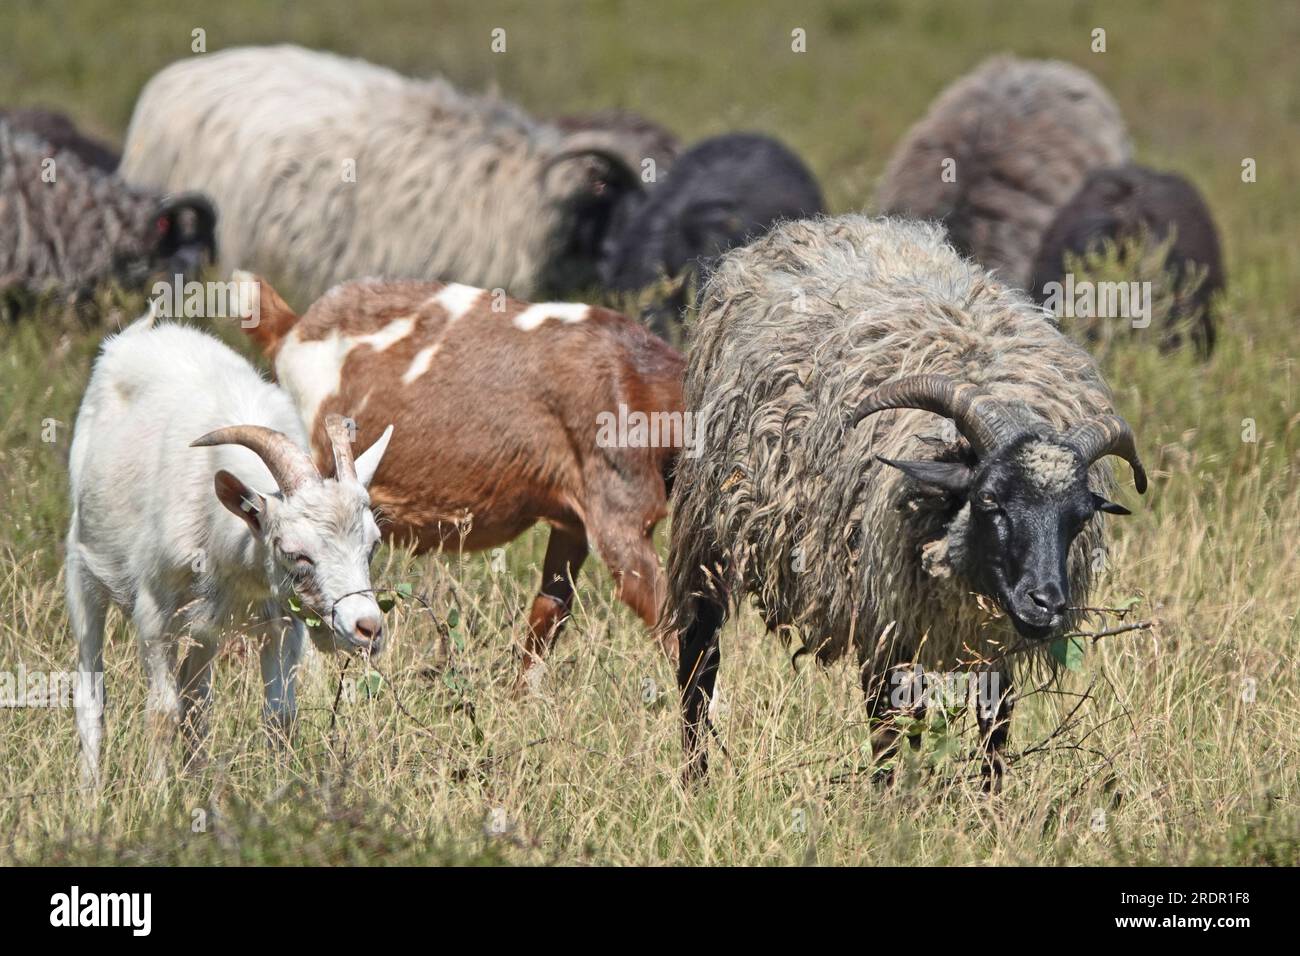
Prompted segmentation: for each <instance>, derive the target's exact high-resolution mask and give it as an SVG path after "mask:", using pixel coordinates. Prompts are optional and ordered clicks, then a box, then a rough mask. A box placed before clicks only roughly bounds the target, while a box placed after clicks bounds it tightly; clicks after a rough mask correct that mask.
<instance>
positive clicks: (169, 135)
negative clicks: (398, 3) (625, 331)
mask: <svg viewBox="0 0 1300 956" xmlns="http://www.w3.org/2000/svg"><path fill="white" fill-rule="evenodd" d="M121 170H122V175H123V176H124V177H125V178H126V179H127V181H128V182H132V183H135V184H137V185H141V186H147V187H150V188H154V189H198V190H203V191H204V192H206V193H207V194H208V195H210V196H211V197H212V199H213V201H214V202H215V203H216V204H217V207H218V208H219V209H221V212H222V224H221V229H220V233H219V237H218V238H219V240H220V247H221V257H222V265H223V268H225V267H241V268H251V269H255V270H257V271H258V272H260V273H262V274H263V275H265V276H267V277H268V278H270V279H274V280H275V281H278V282H283V283H285V284H286V285H287V286H288V287H289V288H292V289H293V290H294V291H295V292H296V293H297V295H299V296H302V297H303V298H304V299H315V298H317V297H319V296H320V295H321V294H323V293H324V292H325V291H326V290H327V289H328V288H330V287H331V286H333V285H334V284H335V283H337V282H340V281H342V280H345V279H349V278H354V277H358V276H366V275H383V276H388V277H392V278H421V279H442V280H454V281H457V282H462V283H466V284H469V285H474V286H481V287H485V288H503V289H505V290H508V291H509V292H510V293H511V294H512V295H516V296H520V297H533V296H536V295H538V294H544V293H547V292H558V291H562V290H566V289H577V288H585V287H588V286H590V285H591V284H592V283H593V281H594V279H595V262H596V255H597V252H598V250H599V245H600V241H601V239H602V238H603V235H604V231H605V228H606V226H607V224H608V220H609V216H610V214H611V211H612V209H613V207H614V206H615V205H616V204H617V202H618V200H619V198H620V197H621V196H622V195H624V194H625V193H627V192H629V191H635V190H637V189H639V188H640V180H639V178H638V177H637V176H636V174H635V173H634V171H633V170H632V169H630V168H629V167H628V166H627V165H626V163H625V162H624V161H622V159H621V157H619V156H617V155H616V154H614V153H613V152H611V151H610V150H609V149H608V148H607V146H605V145H601V144H600V143H597V142H595V140H594V139H593V136H592V134H590V133H585V132H583V133H574V134H569V135H566V134H565V133H564V132H562V131H561V130H560V129H559V128H558V127H556V126H554V125H551V124H547V123H542V122H538V121H537V120H534V119H533V118H531V117H530V116H528V115H527V114H526V113H524V112H523V111H522V110H521V109H519V108H518V107H516V106H514V105H513V104H511V103H509V102H505V101H502V100H500V99H497V98H494V97H490V96H471V95H468V94H465V93H461V92H459V91H458V90H456V89H454V88H453V87H452V86H451V84H449V83H447V82H446V81H444V80H442V79H431V80H417V79H410V78H407V77H404V76H401V75H399V74H397V73H395V72H393V71H392V70H388V69H385V68H383V67H380V66H375V65H373V64H371V63H367V62H365V61H362V60H355V59H347V58H344V57H341V56H336V55H334V54H330V53H319V52H313V51H310V50H304V49H302V48H299V47H295V46H271V47H245V48H238V49H232V50H226V51H223V52H220V53H212V54H207V55H205V56H199V57H194V58H192V59H189V60H184V61H181V62H178V63H174V64H172V65H171V66H169V67H167V68H166V69H164V70H162V71H161V72H160V73H158V74H157V75H155V76H154V77H153V78H152V79H151V80H150V81H149V82H148V83H147V84H146V85H145V88H144V90H143V91H142V92H141V94H140V98H139V100H138V101H137V103H136V107H135V112H134V114H133V116H132V117H131V124H130V128H129V130H128V131H127V138H126V146H125V149H124V152H123V158H122V167H121Z"/></svg>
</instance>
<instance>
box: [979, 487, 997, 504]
mask: <svg viewBox="0 0 1300 956" xmlns="http://www.w3.org/2000/svg"><path fill="white" fill-rule="evenodd" d="M979 503H980V505H981V506H982V507H984V508H996V507H997V506H998V499H997V496H996V495H994V494H993V492H991V491H981V492H980V495H979Z"/></svg>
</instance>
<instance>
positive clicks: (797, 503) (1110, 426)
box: [665, 215, 1146, 784]
mask: <svg viewBox="0 0 1300 956" xmlns="http://www.w3.org/2000/svg"><path fill="white" fill-rule="evenodd" d="M685 402H686V408H687V409H688V411H690V412H692V413H693V414H694V415H695V416H696V418H695V421H696V427H697V430H698V431H699V434H697V442H698V447H699V448H700V449H701V452H700V454H699V455H698V456H691V455H683V456H682V457H681V458H680V459H679V460H678V464H677V473H676V475H675V479H674V491H673V497H672V505H671V508H672V536H671V545H670V556H669V568H668V573H669V578H670V582H669V599H668V603H667V609H666V622H665V626H666V627H667V628H668V629H670V630H673V631H675V632H676V635H677V637H678V639H679V641H680V642H681V657H680V671H679V674H678V678H679V683H680V686H681V691H682V704H683V717H684V724H683V736H684V743H685V746H686V750H687V754H688V758H689V759H690V764H689V767H690V770H688V774H690V775H698V774H701V773H703V772H704V770H705V760H704V753H703V749H702V746H701V745H702V739H701V734H702V733H703V726H704V723H705V716H704V713H705V708H706V706H707V702H708V700H709V698H710V696H711V695H712V693H713V689H714V679H715V675H716V672H717V665H718V629H719V628H720V626H721V623H722V621H723V620H724V618H725V617H726V615H727V613H728V611H729V609H732V608H735V607H738V606H739V605H740V603H741V601H742V599H743V598H744V597H745V596H746V595H747V594H748V595H751V596H752V597H754V599H755V601H756V603H757V605H758V608H759V611H760V613H761V614H762V616H763V619H764V620H765V622H766V623H767V626H768V627H769V628H770V629H773V630H776V631H778V633H782V634H784V635H792V634H797V635H798V636H799V638H800V640H801V642H802V644H803V645H804V647H805V649H807V650H811V651H813V652H815V653H816V655H817V657H818V658H819V659H820V660H821V661H822V662H830V661H833V660H835V659H837V658H840V657H842V656H844V655H845V654H848V653H850V652H851V653H853V654H854V655H855V656H856V659H857V662H858V664H859V666H860V667H861V669H862V686H863V691H864V693H865V694H866V697H867V704H868V710H869V713H870V715H871V716H885V715H886V714H887V713H889V711H890V710H891V702H892V698H891V693H890V692H891V682H892V681H893V680H894V679H895V674H896V673H897V672H896V671H895V668H898V667H900V666H905V665H909V666H910V665H920V666H922V667H923V668H924V669H925V670H928V671H951V670H953V669H955V668H960V669H971V668H974V669H975V670H979V671H984V672H986V673H993V674H997V675H999V681H998V685H997V686H999V687H1000V688H1001V690H1000V692H999V694H998V696H997V699H996V700H994V701H991V702H990V701H986V700H983V699H982V700H981V702H980V709H979V715H978V718H977V719H978V721H979V725H980V729H981V732H982V733H983V735H984V739H985V746H986V747H987V748H988V751H987V754H986V764H985V768H986V772H987V773H988V774H989V779H990V782H991V784H993V783H995V782H996V778H997V777H998V775H999V774H1000V772H1001V758H1000V756H999V752H1000V750H1001V748H1002V747H1003V746H1004V744H1005V741H1006V725H1007V721H1008V720H1009V718H1010V709H1011V705H1012V703H1013V699H1014V698H1013V697H1012V694H1011V686H1010V678H1011V675H1012V673H1013V672H1014V671H1016V670H1023V668H1017V667H1013V665H1014V664H1016V663H1017V662H1022V663H1023V664H1025V665H1035V664H1036V665H1043V664H1047V665H1048V666H1050V660H1044V658H1045V657H1046V655H1045V653H1044V652H1045V649H1046V648H1047V647H1048V641H1049V639H1050V638H1053V637H1055V636H1057V635H1059V634H1060V633H1062V631H1063V629H1065V628H1067V627H1070V626H1072V625H1073V624H1075V622H1076V621H1077V619H1078V616H1079V612H1080V611H1081V609H1082V607H1083V606H1084V605H1086V604H1087V603H1088V601H1087V597H1088V592H1089V589H1090V586H1091V584H1092V577H1093V572H1094V562H1095V561H1096V558H1097V555H1098V554H1100V553H1104V552H1103V551H1102V549H1103V537H1102V527H1101V521H1100V515H1099V512H1109V513H1117V514H1127V513H1128V512H1127V511H1126V510H1125V509H1123V508H1122V507H1120V506H1119V505H1116V504H1113V503H1111V502H1109V501H1107V500H1106V498H1105V497H1103V496H1104V495H1106V494H1108V492H1109V489H1110V486H1111V472H1110V468H1109V466H1108V464H1107V463H1106V462H1105V460H1104V459H1105V456H1107V455H1120V456H1121V457H1123V458H1125V459H1126V460H1127V461H1128V462H1129V464H1130V465H1131V466H1132V468H1133V472H1134V477H1135V482H1136V486H1137V490H1138V491H1139V492H1143V491H1145V490H1146V475H1145V472H1144V471H1143V468H1142V464H1141V462H1140V461H1139V459H1138V455H1137V451H1136V447H1135V442H1134V438H1133V434H1132V432H1131V431H1130V429H1129V427H1128V425H1127V424H1125V423H1124V422H1123V420H1122V419H1120V418H1119V417H1117V416H1116V415H1115V414H1114V411H1113V408H1112V404H1111V397H1110V391H1109V389H1108V388H1107V386H1106V384H1105V382H1104V381H1103V380H1102V377H1101V374H1100V372H1099V371H1098V369H1097V366H1096V364H1095V363H1094V361H1093V359H1092V358H1091V357H1090V356H1089V355H1088V353H1087V352H1085V351H1084V350H1083V349H1082V348H1081V347H1080V346H1078V345H1076V344H1075V343H1073V342H1071V341H1070V340H1069V339H1068V338H1066V337H1065V336H1064V335H1062V334H1061V332H1060V331H1059V330H1057V329H1056V328H1055V327H1054V326H1053V325H1052V324H1051V323H1049V322H1045V321H1043V316H1042V313H1041V311H1040V309H1039V308H1038V307H1037V306H1035V305H1034V304H1033V303H1032V302H1031V301H1030V300H1029V299H1028V298H1027V297H1026V296H1025V294H1024V293H1023V292H1020V291H1019V290H1016V289H1012V288H1010V287H1008V286H1007V285H1005V284H1004V283H1002V282H1000V281H998V280H997V279H996V277H995V276H993V275H992V274H990V273H988V272H986V271H985V270H983V269H981V268H980V267H979V266H977V265H975V264H974V263H971V262H970V261H969V260H965V259H963V258H962V257H961V256H959V255H958V254H957V253H956V252H955V251H954V249H953V248H952V247H951V246H950V245H949V244H948V243H947V241H946V239H945V237H944V234H943V230H942V228H941V227H939V226H938V225H936V224H933V223H921V222H910V221H905V220H891V219H869V218H867V217H864V216H858V215H849V216H843V217H840V218H834V219H815V220H803V221H798V222H791V223H786V224H784V225H782V226H779V227H777V228H776V229H774V230H773V231H772V232H770V233H768V235H767V236H765V237H764V238H762V239H760V240H758V241H757V242H755V243H753V244H752V245H749V246H747V247H745V248H743V249H738V250H733V251H732V252H730V253H728V254H727V255H726V256H724V257H723V259H722V261H721V262H720V263H719V265H718V267H717V269H716V270H715V271H714V273H713V275H712V277H711V278H710V279H709V281H708V283H707V285H706V286H705V288H704V290H703V294H702V310H701V314H700V317H699V323H698V325H697V326H696V329H695V332H694V338H693V342H692V349H691V352H690V356H689V359H688V364H687V371H686V380H685ZM886 410H892V411H887V412H886V413H885V414H880V415H877V414H876V413H877V412H882V411H886ZM945 418H946V419H950V420H951V421H950V422H946V421H944V419H945ZM972 592H975V593H976V594H979V595H983V596H985V597H986V598H987V599H988V600H987V601H984V602H982V603H981V601H980V600H977V598H976V597H975V596H974V595H973V594H972ZM994 605H996V606H998V607H1000V608H1001V611H1002V614H1001V615H1000V616H999V615H998V614H997V613H996V612H995V611H994ZM873 743H880V744H881V745H882V746H881V750H882V752H887V751H888V750H889V749H890V748H892V747H893V746H896V743H897V736H896V735H891V734H888V733H885V734H883V736H882V737H881V738H880V739H878V740H877V741H873Z"/></svg>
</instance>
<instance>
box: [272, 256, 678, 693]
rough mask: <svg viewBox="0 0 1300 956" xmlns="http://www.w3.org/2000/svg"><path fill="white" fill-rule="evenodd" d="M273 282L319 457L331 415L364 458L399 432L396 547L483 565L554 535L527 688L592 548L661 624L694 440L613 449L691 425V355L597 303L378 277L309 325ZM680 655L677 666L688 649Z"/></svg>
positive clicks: (379, 484) (296, 390) (293, 387)
mask: <svg viewBox="0 0 1300 956" xmlns="http://www.w3.org/2000/svg"><path fill="white" fill-rule="evenodd" d="M258 281H259V295H258V296H257V299H258V302H259V305H258V310H257V312H256V313H255V314H256V315H257V321H256V322H255V323H252V324H251V327H250V328H248V329H247V331H248V333H249V335H250V336H251V337H252V338H253V339H254V340H256V341H257V343H258V344H259V345H260V346H261V348H262V350H263V351H264V352H265V353H266V355H267V357H268V358H269V359H270V360H271V362H272V363H273V365H274V368H275V374H276V377H277V379H278V380H279V382H280V384H281V385H282V386H284V388H285V389H286V390H287V391H288V392H289V394H290V395H291V396H292V397H293V399H294V401H295V402H296V403H297V406H298V410H299V412H300V413H301V415H302V417H303V420H304V423H305V425H306V427H307V430H308V432H309V434H310V435H311V442H312V448H313V449H314V453H315V455H316V457H317V458H318V459H320V460H321V461H322V462H323V463H324V462H325V460H326V459H327V457H328V454H329V448H330V445H329V442H328V439H327V437H326V434H325V427H324V422H325V417H326V415H328V414H330V413H332V412H337V413H339V414H342V415H344V416H346V417H348V418H350V419H352V420H353V421H355V423H356V429H357V433H356V440H357V441H358V442H360V443H361V444H362V446H364V445H365V444H366V443H367V442H369V441H373V440H375V439H376V438H377V437H378V436H379V435H380V434H381V432H382V430H383V429H384V428H385V427H386V426H387V425H388V424H389V423H390V422H391V423H394V424H395V425H396V429H395V436H396V437H395V438H394V440H393V443H392V445H391V446H390V447H389V449H388V452H387V454H386V455H385V457H384V461H383V464H382V466H381V467H380V469H379V471H378V472H377V473H376V475H375V476H374V480H373V482H372V483H371V485H370V499H371V502H372V503H373V505H374V506H375V507H376V508H377V509H378V510H379V511H380V512H381V513H382V515H383V517H384V518H385V519H386V520H385V522H384V523H383V525H384V529H385V533H386V534H387V535H388V536H389V537H390V539H391V540H394V541H396V542H398V543H403V544H405V543H414V544H415V545H416V547H417V549H418V550H419V551H428V550H433V549H440V548H444V547H450V548H463V549H466V550H471V551H477V550H482V549H485V548H492V547H496V546H498V545H503V544H506V543H507V542H509V541H511V540H513V539H514V538H516V537H518V536H519V534H520V533H522V532H523V531H525V530H526V529H527V528H529V527H531V526H532V525H533V524H535V523H536V522H538V521H545V522H547V523H548V524H550V526H551V533H550V539H549V541H548V543H547V548H546V558H545V561H544V566H543V570H542V584H541V589H540V591H539V593H538V595H537V597H536V599H535V600H534V601H533V606H532V611H531V614H530V615H529V621H528V635H527V638H526V643H525V646H524V648H523V651H524V654H523V666H522V668H521V670H520V674H519V682H518V684H517V686H516V690H517V691H523V690H525V689H526V688H527V678H528V674H529V669H530V668H531V667H532V666H533V665H534V664H536V663H537V662H538V661H539V660H540V659H541V658H542V657H543V655H544V654H545V653H546V651H547V649H548V647H549V646H550V645H551V644H552V643H553V642H554V640H555V638H556V636H557V634H558V632H559V630H560V628H561V627H562V625H563V623H564V620H565V619H566V618H567V616H568V614H569V610H570V607H571V605H572V601H573V594H574V578H575V576H576V575H577V573H578V570H579V569H580V568H581V566H582V563H583V561H584V560H585V559H586V557H587V552H588V550H589V549H594V550H595V551H596V553H597V554H599V555H600V557H601V559H602V560H603V561H604V562H605V564H606V566H607V567H608V568H609V570H610V572H611V573H612V574H613V577H614V580H615V581H616V583H617V588H618V590H617V594H618V597H619V598H620V599H621V600H622V601H623V602H624V603H625V604H627V605H628V606H629V607H630V608H632V610H633V611H635V612H636V613H637V614H638V615H639V616H640V618H641V619H642V620H643V621H644V622H645V623H646V625H647V626H649V627H651V628H653V627H654V625H655V624H656V623H657V619H658V614H659V608H660V605H661V604H662V601H663V597H664V593H665V584H664V576H663V570H662V567H661V566H660V563H659V559H658V556H657V555H656V553H655V550H654V545H653V535H654V529H655V525H656V524H658V522H659V520H660V519H661V518H663V517H664V515H665V513H666V501H667V485H668V480H669V474H670V471H671V469H672V467H673V464H674V462H675V459H676V456H677V454H678V452H679V450H680V447H666V446H668V445H678V446H679V445H680V441H681V432H680V431H679V432H678V438H677V439H676V441H672V440H661V439H662V438H663V433H664V431H665V429H664V428H663V427H662V425H661V426H660V427H659V429H658V430H657V431H656V429H655V428H654V427H652V428H650V429H644V428H643V429H642V430H641V431H640V432H639V433H638V432H637V431H636V430H635V429H631V430H625V431H626V432H627V434H628V436H631V437H630V438H629V440H626V441H615V442H610V441H609V440H608V439H607V438H606V439H605V440H598V438H599V437H600V434H599V433H600V428H601V423H602V422H606V423H608V422H609V421H610V420H611V418H617V419H618V420H619V421H620V422H623V421H640V422H645V421H646V420H650V421H653V422H655V423H664V422H677V423H680V422H681V421H682V415H683V407H682V373H683V368H684V360H683V358H682V356H681V355H680V354H679V353H678V352H677V351H675V350H674V349H673V348H672V347H670V346H669V345H668V344H666V343H665V342H663V341H661V340H660V339H658V338H656V337H655V336H654V335H652V334H651V333H650V332H648V331H647V330H646V329H645V328H643V327H642V326H640V325H638V324H637V323H636V322H633V321H632V320H631V319H628V318H626V317H625V316H623V315H620V314H619V313H617V312H613V311H610V310H608V309H602V308H597V307H595V306H588V305H582V304H577V303H544V304H529V303H526V302H519V301H516V300H513V299H509V298H507V297H505V296H504V295H502V294H500V293H496V292H491V291H487V290H483V289H477V288H473V287H470V286H466V285H459V284H456V283H448V284H444V283H440V282H424V281H407V280H379V279H364V280H360V281H356V282H348V283H344V284H342V285H339V286H336V287H335V288H333V289H331V290H330V291H329V292H328V293H327V294H326V295H325V296H323V297H322V298H321V299H319V300H318V301H317V302H316V303H315V304H313V305H312V306H311V308H309V309H308V310H307V311H306V312H305V313H304V314H303V316H302V317H301V318H299V317H298V316H297V315H296V314H294V312H293V310H292V309H290V308H289V306H288V305H287V304H286V303H285V302H284V300H283V299H282V298H281V297H280V296H279V295H278V294H277V293H276V292H275V290H274V289H272V288H271V287H270V286H269V285H268V284H267V283H266V282H265V281H261V280H258ZM636 413H641V414H642V415H644V416H645V418H644V419H642V418H639V417H636ZM638 434H639V435H640V438H639V439H638V438H637V437H635V436H636V435H638ZM403 436H405V437H403ZM687 437H688V436H687ZM641 439H644V440H641ZM619 446H622V447H619ZM629 446H631V447H629ZM466 525H468V531H466ZM664 650H665V652H666V653H668V654H669V655H670V656H671V657H675V656H676V650H677V648H676V640H675V639H674V638H667V639H666V643H665V645H664Z"/></svg>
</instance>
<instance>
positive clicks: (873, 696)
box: [862, 665, 925, 783]
mask: <svg viewBox="0 0 1300 956" xmlns="http://www.w3.org/2000/svg"><path fill="white" fill-rule="evenodd" d="M886 673H888V674H889V675H890V679H889V680H885V679H884V678H883V676H882V675H881V674H879V673H877V672H876V671H875V670H874V669H873V668H872V667H870V666H865V665H864V666H863V668H862V694H863V696H864V697H865V698H866V701H867V717H868V718H871V719H872V720H873V721H875V722H876V726H875V727H873V728H872V730H871V758H872V761H873V762H874V763H876V764H877V765H881V764H884V763H886V762H887V761H890V760H893V759H894V758H895V757H896V756H898V752H899V750H900V748H901V746H902V743H903V740H904V739H906V740H907V742H908V745H909V746H910V747H911V748H912V749H913V750H918V749H920V746H921V738H920V736H919V734H905V733H903V731H901V730H899V729H898V726H897V724H895V723H894V721H893V720H892V719H891V717H892V716H893V715H895V714H902V715H904V716H908V717H913V718H915V719H917V720H923V719H924V718H925V703H924V701H914V700H912V699H911V695H910V694H908V695H905V696H899V695H898V694H897V691H898V688H899V685H900V680H901V678H899V679H895V675H896V674H900V673H902V674H905V675H907V676H909V677H910V673H911V672H910V669H909V670H906V671H902V672H900V671H898V670H896V669H893V668H891V669H890V670H888V671H887V672H886ZM882 770H883V768H882ZM893 779H894V771H893V770H892V769H889V770H887V771H883V780H884V782H885V783H892V782H893Z"/></svg>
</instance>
